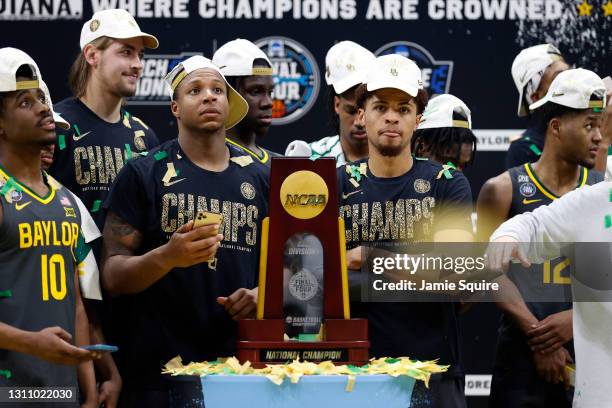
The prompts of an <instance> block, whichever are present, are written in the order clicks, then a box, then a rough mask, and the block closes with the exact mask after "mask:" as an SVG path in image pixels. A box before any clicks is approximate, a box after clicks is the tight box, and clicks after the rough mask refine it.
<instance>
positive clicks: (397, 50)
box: [374, 41, 453, 95]
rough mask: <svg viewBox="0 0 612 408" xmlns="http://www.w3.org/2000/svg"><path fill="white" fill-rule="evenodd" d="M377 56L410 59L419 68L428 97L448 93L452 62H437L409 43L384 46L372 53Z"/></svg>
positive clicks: (402, 42)
mask: <svg viewBox="0 0 612 408" xmlns="http://www.w3.org/2000/svg"><path fill="white" fill-rule="evenodd" d="M374 54H376V55H377V56H380V55H387V54H399V55H403V56H404V57H406V58H410V59H411V60H413V61H414V62H416V64H417V65H418V66H419V68H421V73H422V77H423V85H424V86H425V89H426V90H427V92H429V94H430V95H433V94H443V93H448V90H449V89H450V84H451V77H452V75H453V61H437V60H436V59H434V57H433V56H432V55H431V53H430V52H429V51H427V50H426V49H425V48H423V47H422V46H420V45H419V44H416V43H413V42H409V41H395V42H392V43H389V44H385V45H383V46H382V47H380V48H379V49H378V50H376V52H375V53H374Z"/></svg>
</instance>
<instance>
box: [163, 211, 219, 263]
mask: <svg viewBox="0 0 612 408" xmlns="http://www.w3.org/2000/svg"><path fill="white" fill-rule="evenodd" d="M218 229H219V224H211V225H205V226H203V227H200V228H196V229H194V228H193V221H189V222H188V223H187V224H184V225H182V226H181V227H180V228H179V229H177V230H176V231H175V232H174V234H172V236H171V237H170V241H168V242H167V243H166V244H165V245H164V258H165V260H166V262H168V263H169V266H170V269H172V268H187V267H189V266H192V265H196V264H199V263H202V262H206V261H209V260H211V259H213V258H214V257H215V254H216V253H217V249H218V248H219V245H220V243H221V241H222V240H223V235H221V234H215V231H216V230H218Z"/></svg>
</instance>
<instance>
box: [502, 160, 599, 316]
mask: <svg viewBox="0 0 612 408" xmlns="http://www.w3.org/2000/svg"><path fill="white" fill-rule="evenodd" d="M508 172H509V173H510V179H511V180H512V204H511V206H510V212H509V218H511V217H514V216H515V215H517V214H521V213H524V212H531V211H533V210H535V209H536V208H537V207H539V206H541V205H548V204H550V203H552V202H553V201H554V200H556V199H557V198H559V197H558V196H556V195H555V194H554V193H552V192H551V191H549V190H548V189H547V188H546V186H545V185H544V184H543V183H542V182H541V181H540V180H538V177H537V175H536V174H535V172H534V171H533V168H532V166H531V164H530V163H525V164H524V165H521V166H517V167H513V168H511V169H510V170H508ZM602 180H603V176H602V175H601V173H598V172H594V171H589V170H588V169H586V168H585V167H581V168H580V177H579V179H578V183H577V185H576V188H580V187H583V186H585V185H591V184H596V183H599V182H600V181H602ZM577 215H578V214H577ZM508 276H509V277H510V278H511V279H512V280H513V281H514V283H515V284H516V286H517V287H518V289H519V291H520V292H521V294H522V295H523V298H524V299H525V300H526V303H527V307H528V308H529V310H531V312H532V313H533V314H534V316H535V317H536V318H537V319H538V320H542V319H544V318H545V317H546V316H549V315H551V314H553V313H557V312H560V311H563V310H567V309H570V308H571V307H572V305H571V291H570V261H569V259H567V258H565V257H560V258H556V259H551V260H549V261H546V262H545V263H543V264H534V265H532V266H531V267H530V268H527V269H525V268H523V267H521V266H520V265H519V264H512V265H511V266H510V269H509V272H508ZM530 300H538V302H530ZM562 300H565V301H562ZM507 323H508V324H510V322H509V320H508V321H507Z"/></svg>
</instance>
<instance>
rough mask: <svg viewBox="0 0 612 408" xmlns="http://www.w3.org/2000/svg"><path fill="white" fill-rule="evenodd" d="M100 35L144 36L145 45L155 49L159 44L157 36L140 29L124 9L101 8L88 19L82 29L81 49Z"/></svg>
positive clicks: (119, 37) (119, 36) (111, 36)
mask: <svg viewBox="0 0 612 408" xmlns="http://www.w3.org/2000/svg"><path fill="white" fill-rule="evenodd" d="M100 37H110V38H117V39H122V38H137V37H142V40H143V41H144V46H145V47H147V48H153V49H155V48H157V47H158V46H159V41H157V38H155V37H154V36H152V35H151V34H147V33H143V32H142V31H140V27H139V26H138V23H137V22H136V20H134V17H132V15H131V14H130V13H128V12H127V11H126V10H123V9H109V10H101V11H98V12H97V13H95V14H94V15H93V16H92V17H91V19H90V20H88V21H86V22H85V24H83V28H82V29H81V42H80V44H81V49H83V48H85V46H86V45H87V44H89V43H90V42H92V41H94V40H97V39H98V38H100Z"/></svg>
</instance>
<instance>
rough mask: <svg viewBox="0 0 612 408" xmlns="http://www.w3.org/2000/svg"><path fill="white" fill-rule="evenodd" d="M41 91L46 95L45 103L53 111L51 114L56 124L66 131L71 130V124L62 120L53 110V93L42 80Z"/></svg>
mask: <svg viewBox="0 0 612 408" xmlns="http://www.w3.org/2000/svg"><path fill="white" fill-rule="evenodd" d="M40 89H41V90H42V91H43V93H44V94H45V101H46V102H47V106H48V107H49V109H51V113H52V114H53V120H54V121H55V124H56V125H58V126H59V127H61V128H62V129H64V130H68V129H70V123H68V122H67V121H66V119H64V118H62V117H61V116H60V114H59V113H57V112H55V111H54V110H53V102H52V101H51V93H50V92H49V88H48V87H47V84H46V83H45V81H43V80H42V79H41V80H40Z"/></svg>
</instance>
